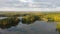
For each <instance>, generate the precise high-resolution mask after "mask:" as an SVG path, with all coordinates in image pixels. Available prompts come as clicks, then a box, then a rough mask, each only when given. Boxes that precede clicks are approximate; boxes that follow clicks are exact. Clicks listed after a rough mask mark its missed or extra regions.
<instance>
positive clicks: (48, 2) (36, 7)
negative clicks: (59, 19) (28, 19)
mask: <svg viewBox="0 0 60 34" xmlns="http://www.w3.org/2000/svg"><path fill="white" fill-rule="evenodd" d="M59 9H60V0H0V11H5V10H7V11H60V10H59Z"/></svg>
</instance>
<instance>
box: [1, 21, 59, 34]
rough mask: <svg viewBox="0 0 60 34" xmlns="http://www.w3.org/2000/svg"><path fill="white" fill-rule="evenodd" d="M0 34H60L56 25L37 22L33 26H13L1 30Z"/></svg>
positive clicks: (20, 24)
mask: <svg viewBox="0 0 60 34" xmlns="http://www.w3.org/2000/svg"><path fill="white" fill-rule="evenodd" d="M0 34H58V32H57V31H56V24H55V23H47V22H44V21H36V22H34V23H32V24H29V25H28V24H22V23H21V22H20V23H19V24H18V25H17V26H12V27H11V28H9V29H0Z"/></svg>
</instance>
